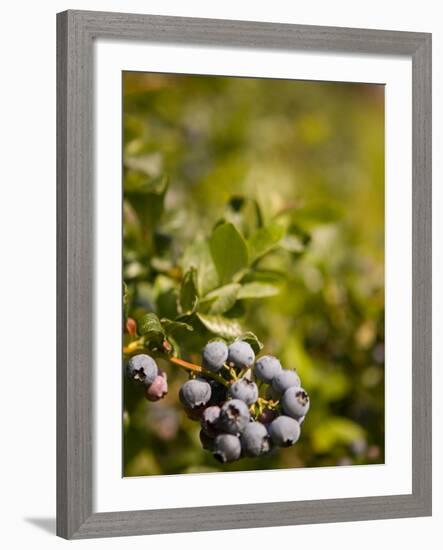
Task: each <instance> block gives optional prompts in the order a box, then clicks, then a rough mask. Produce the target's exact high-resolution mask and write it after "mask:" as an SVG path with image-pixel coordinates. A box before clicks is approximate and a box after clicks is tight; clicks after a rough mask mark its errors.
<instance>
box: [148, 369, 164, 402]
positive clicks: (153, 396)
mask: <svg viewBox="0 0 443 550" xmlns="http://www.w3.org/2000/svg"><path fill="white" fill-rule="evenodd" d="M167 393H168V379H167V376H166V372H164V371H159V373H158V375H157V376H156V377H155V378H154V382H152V384H151V385H150V386H148V387H147V388H146V392H145V395H146V399H147V400H148V401H158V400H159V399H163V397H164V396H165V395H166V394H167Z"/></svg>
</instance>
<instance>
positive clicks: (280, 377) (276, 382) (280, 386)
mask: <svg viewBox="0 0 443 550" xmlns="http://www.w3.org/2000/svg"><path fill="white" fill-rule="evenodd" d="M293 386H300V377H299V376H298V374H297V373H296V372H295V371H293V370H287V369H283V370H282V371H281V372H280V373H279V374H277V375H276V376H274V378H273V379H272V388H273V389H274V390H275V391H276V392H277V393H279V394H282V393H284V392H285V391H286V390H287V389H288V388H292V387H293Z"/></svg>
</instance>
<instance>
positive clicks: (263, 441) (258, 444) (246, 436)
mask: <svg viewBox="0 0 443 550" xmlns="http://www.w3.org/2000/svg"><path fill="white" fill-rule="evenodd" d="M240 440H241V444H242V449H243V452H244V453H245V455H246V456H260V455H262V454H265V453H267V452H268V451H269V450H270V448H271V445H270V438H269V434H268V430H267V429H266V428H265V426H263V424H261V423H260V422H250V423H249V424H248V425H247V426H246V428H245V429H244V430H243V432H242V434H241V436H240Z"/></svg>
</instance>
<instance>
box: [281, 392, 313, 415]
mask: <svg viewBox="0 0 443 550" xmlns="http://www.w3.org/2000/svg"><path fill="white" fill-rule="evenodd" d="M281 404H282V407H283V410H284V411H285V413H286V414H287V415H288V416H292V418H295V419H296V420H299V419H300V418H302V417H303V416H305V414H306V413H307V412H308V410H309V405H310V401H309V395H308V394H307V393H306V392H305V390H304V389H303V388H299V387H295V388H288V389H287V390H286V391H285V393H284V394H283V397H282V398H281Z"/></svg>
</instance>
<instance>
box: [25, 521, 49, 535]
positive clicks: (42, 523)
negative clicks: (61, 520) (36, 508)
mask: <svg viewBox="0 0 443 550" xmlns="http://www.w3.org/2000/svg"><path fill="white" fill-rule="evenodd" d="M24 519H25V521H27V522H28V523H31V524H32V525H35V526H36V527H39V528H40V529H42V530H43V531H46V532H47V533H50V534H51V535H55V518H24Z"/></svg>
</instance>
